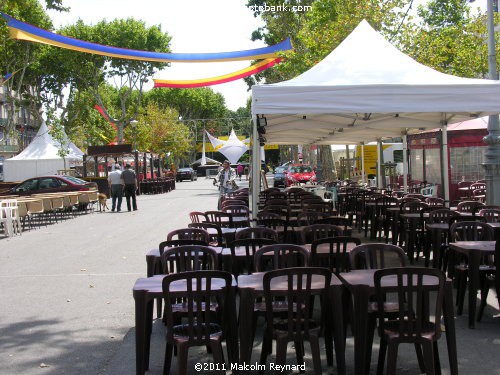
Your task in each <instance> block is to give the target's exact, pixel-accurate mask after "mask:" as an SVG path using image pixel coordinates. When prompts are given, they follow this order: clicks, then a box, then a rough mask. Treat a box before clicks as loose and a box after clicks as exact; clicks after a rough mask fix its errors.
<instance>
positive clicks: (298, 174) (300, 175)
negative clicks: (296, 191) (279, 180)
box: [285, 164, 316, 186]
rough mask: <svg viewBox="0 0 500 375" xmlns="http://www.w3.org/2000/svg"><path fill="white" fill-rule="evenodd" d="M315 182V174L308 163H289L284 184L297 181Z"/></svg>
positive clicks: (288, 184) (289, 184)
mask: <svg viewBox="0 0 500 375" xmlns="http://www.w3.org/2000/svg"><path fill="white" fill-rule="evenodd" d="M308 182H314V183H315V182H316V174H315V173H314V171H313V169H312V168H311V166H310V165H306V164H291V165H289V166H288V170H287V171H286V177H285V183H286V186H292V185H294V184H297V183H308Z"/></svg>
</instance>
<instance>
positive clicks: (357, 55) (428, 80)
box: [252, 21, 500, 144]
mask: <svg viewBox="0 0 500 375" xmlns="http://www.w3.org/2000/svg"><path fill="white" fill-rule="evenodd" d="M498 97H500V82H498V81H492V80H484V79H470V78H461V77H456V76H452V75H447V74H443V73H440V72H438V71H436V70H434V69H431V68H429V67H426V66H425V65H422V64H420V63H418V62H416V61H415V60H413V59H412V58H410V57H409V56H407V55H405V54H403V53H402V52H400V51H399V50H398V49H397V48H396V47H394V46H393V45H392V44H391V43H389V42H388V41H387V40H386V39H385V38H384V37H382V36H381V35H380V34H379V33H377V32H376V31H375V30H374V29H373V28H372V27H371V26H370V25H369V24H368V22H367V21H362V22H361V23H360V24H359V25H358V26H357V27H356V29H355V30H354V31H353V32H352V33H351V34H350V35H349V36H348V37H347V38H346V39H345V40H344V41H343V42H342V43H341V44H340V45H339V46H338V47H337V48H336V49H335V50H334V51H332V52H331V53H330V54H329V55H328V56H327V57H326V58H325V59H324V60H322V61H321V62H319V63H318V64H317V65H315V66H314V67H312V68H311V69H310V70H308V71H307V72H305V73H303V74H301V75H299V76H297V77H295V78H293V79H291V80H289V81H284V82H280V83H275V84H268V85H255V86H253V88H252V113H253V114H254V115H264V116H265V117H266V120H267V125H268V126H267V129H266V130H267V131H266V135H265V137H266V138H267V141H268V142H269V143H278V144H307V143H318V144H335V143H337V144H348V143H351V144H354V143H359V142H362V141H364V142H366V141H373V140H376V139H378V138H384V137H385V138H390V137H397V136H401V134H403V133H412V132H418V131H421V130H423V129H432V128H436V127H437V126H440V125H441V124H442V123H443V122H446V123H452V122H457V121H463V120H465V119H470V118H471V117H478V116H484V115H487V114H493V113H498V112H499V111H500V103H499V102H498Z"/></svg>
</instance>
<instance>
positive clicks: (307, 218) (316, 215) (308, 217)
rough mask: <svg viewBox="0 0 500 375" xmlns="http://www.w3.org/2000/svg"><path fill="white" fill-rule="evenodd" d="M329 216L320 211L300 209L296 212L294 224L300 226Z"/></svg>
mask: <svg viewBox="0 0 500 375" xmlns="http://www.w3.org/2000/svg"><path fill="white" fill-rule="evenodd" d="M329 216H330V215H328V214H327V213H325V212H321V211H301V212H299V213H298V214H297V220H296V225H297V226H298V227H302V226H307V225H311V224H315V223H317V221H318V220H321V219H324V218H327V217H329ZM346 220H347V219H346ZM328 224H329V223H328Z"/></svg>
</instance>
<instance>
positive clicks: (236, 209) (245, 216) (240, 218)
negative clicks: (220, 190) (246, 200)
mask: <svg viewBox="0 0 500 375" xmlns="http://www.w3.org/2000/svg"><path fill="white" fill-rule="evenodd" d="M222 211H223V212H226V213H229V214H230V215H231V217H232V222H233V225H234V227H235V228H247V227H249V226H250V210H249V208H248V206H244V205H228V206H225V207H223V208H222Z"/></svg>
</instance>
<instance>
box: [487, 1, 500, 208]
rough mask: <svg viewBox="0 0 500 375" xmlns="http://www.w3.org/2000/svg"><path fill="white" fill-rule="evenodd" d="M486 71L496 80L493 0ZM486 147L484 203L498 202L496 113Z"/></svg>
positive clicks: (499, 132) (498, 131) (499, 143)
mask: <svg viewBox="0 0 500 375" xmlns="http://www.w3.org/2000/svg"><path fill="white" fill-rule="evenodd" d="M487 4H488V5H487V12H488V71H489V78H490V79H492V80H498V74H497V58H496V51H495V15H494V11H493V0H488V3H487ZM483 140H484V143H486V144H487V145H488V146H487V147H486V153H485V160H484V163H483V167H484V169H485V179H486V204H488V205H499V204H500V122H499V119H498V115H492V116H490V117H489V119H488V135H487V136H486V137H484V138H483Z"/></svg>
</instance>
